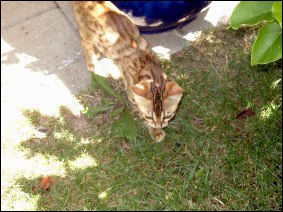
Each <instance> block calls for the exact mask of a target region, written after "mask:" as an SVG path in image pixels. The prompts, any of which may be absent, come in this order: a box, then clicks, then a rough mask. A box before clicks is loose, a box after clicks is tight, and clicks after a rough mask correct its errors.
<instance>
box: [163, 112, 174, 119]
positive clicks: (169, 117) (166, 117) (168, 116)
mask: <svg viewBox="0 0 283 212" xmlns="http://www.w3.org/2000/svg"><path fill="white" fill-rule="evenodd" d="M173 116H174V113H172V114H170V115H167V116H165V117H164V119H171V118H172V117H173Z"/></svg>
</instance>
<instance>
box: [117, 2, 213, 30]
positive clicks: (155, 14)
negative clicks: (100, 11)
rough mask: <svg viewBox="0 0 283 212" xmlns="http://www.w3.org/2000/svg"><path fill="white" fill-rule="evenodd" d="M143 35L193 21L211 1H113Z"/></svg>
mask: <svg viewBox="0 0 283 212" xmlns="http://www.w3.org/2000/svg"><path fill="white" fill-rule="evenodd" d="M112 2H113V3H114V4H115V5H116V6H117V7H118V8H119V9H120V10H122V11H123V12H125V13H126V14H127V15H128V16H129V17H130V18H131V19H132V20H133V21H134V23H135V24H136V25H137V26H138V28H139V30H140V32H141V33H142V34H145V33H157V32H163V31H167V30H171V29H174V28H176V27H180V26H182V25H185V24H187V23H189V22H190V21H192V20H193V19H194V18H195V17H196V16H197V14H198V13H199V12H200V11H201V10H202V9H203V8H205V7H206V6H208V5H209V4H210V3H211V1H112Z"/></svg>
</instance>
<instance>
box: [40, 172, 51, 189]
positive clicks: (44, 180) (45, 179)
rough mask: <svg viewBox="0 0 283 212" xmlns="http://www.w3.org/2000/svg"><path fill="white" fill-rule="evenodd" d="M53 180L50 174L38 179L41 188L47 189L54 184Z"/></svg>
mask: <svg viewBox="0 0 283 212" xmlns="http://www.w3.org/2000/svg"><path fill="white" fill-rule="evenodd" d="M54 183H55V181H54V179H53V178H51V177H50V176H47V177H43V178H41V180H40V184H41V189H43V190H47V191H49V189H50V187H51V186H52V185H54Z"/></svg>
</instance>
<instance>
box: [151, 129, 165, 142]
mask: <svg viewBox="0 0 283 212" xmlns="http://www.w3.org/2000/svg"><path fill="white" fill-rule="evenodd" d="M149 133H150V135H151V137H152V138H153V139H154V140H155V141H156V142H160V141H162V140H163V139H164V138H165V135H166V134H165V132H164V130H162V129H161V128H160V129H155V128H150V129H149Z"/></svg>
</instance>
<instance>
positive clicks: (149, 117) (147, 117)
mask: <svg viewBox="0 0 283 212" xmlns="http://www.w3.org/2000/svg"><path fill="white" fill-rule="evenodd" d="M144 117H145V118H146V119H150V120H153V118H152V117H151V116H146V115H145V116H144Z"/></svg>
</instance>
